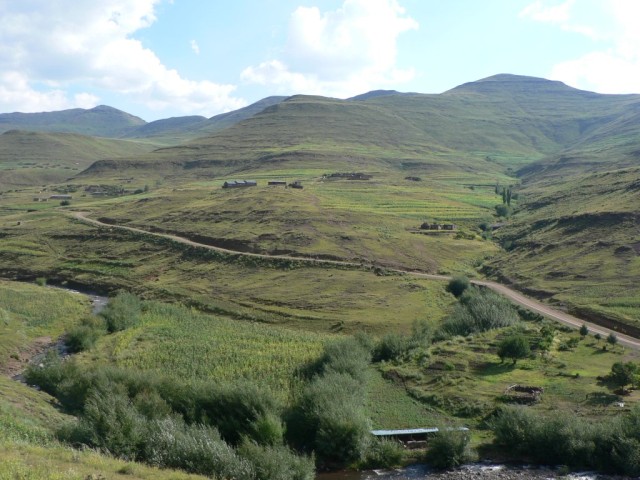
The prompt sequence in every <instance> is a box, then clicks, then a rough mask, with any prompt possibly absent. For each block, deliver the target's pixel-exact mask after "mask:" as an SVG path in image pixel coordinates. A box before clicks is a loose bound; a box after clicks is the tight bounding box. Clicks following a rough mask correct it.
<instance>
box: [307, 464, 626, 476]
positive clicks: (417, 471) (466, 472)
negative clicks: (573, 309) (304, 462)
mask: <svg viewBox="0 0 640 480" xmlns="http://www.w3.org/2000/svg"><path fill="white" fill-rule="evenodd" d="M317 478H318V480H419V479H424V480H445V479H446V480H530V479H531V480H553V479H563V480H626V479H630V478H631V477H622V476H615V475H613V476H611V475H599V474H596V473H593V472H584V473H569V474H566V473H565V472H564V471H562V470H561V469H552V468H543V467H533V466H531V467H530V466H519V467H515V466H506V465H494V464H483V463H478V464H472V465H465V466H464V467H460V468H458V469H455V470H448V471H445V472H437V471H433V470H431V469H429V468H428V467H427V466H426V465H412V466H409V467H406V468H403V469H398V470H376V471H370V472H333V473H326V474H320V475H318V477H317Z"/></svg>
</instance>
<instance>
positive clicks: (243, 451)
mask: <svg viewBox="0 0 640 480" xmlns="http://www.w3.org/2000/svg"><path fill="white" fill-rule="evenodd" d="M238 454H239V455H240V456H241V457H243V458H244V459H245V460H247V461H248V462H250V463H251V464H252V466H253V469H254V471H255V478H256V480H313V479H314V478H315V476H316V474H315V465H314V463H315V462H314V459H313V457H307V456H298V455H295V454H294V453H292V452H291V450H289V449H288V448H287V447H285V446H282V445H280V446H266V447H265V446H262V445H257V444H256V443H253V442H250V441H245V442H244V443H243V444H242V445H241V446H240V448H239V449H238Z"/></svg>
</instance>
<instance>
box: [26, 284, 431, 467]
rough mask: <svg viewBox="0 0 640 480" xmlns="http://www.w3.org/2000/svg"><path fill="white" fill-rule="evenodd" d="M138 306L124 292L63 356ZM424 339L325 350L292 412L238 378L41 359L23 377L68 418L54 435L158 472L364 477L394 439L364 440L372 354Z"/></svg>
mask: <svg viewBox="0 0 640 480" xmlns="http://www.w3.org/2000/svg"><path fill="white" fill-rule="evenodd" d="M144 308H145V307H144V304H143V303H142V302H141V301H140V300H139V299H138V298H137V297H136V296H135V295H132V294H129V293H126V292H122V293H119V294H118V295H117V296H116V297H114V298H112V299H110V301H109V304H108V305H107V307H106V308H105V309H104V310H103V312H102V313H101V314H100V315H99V316H92V317H87V318H86V319H84V320H83V321H82V322H81V323H80V325H78V326H76V327H74V328H72V329H71V330H70V331H68V332H67V335H66V343H67V346H68V349H69V350H70V351H72V352H79V351H83V350H87V349H90V348H91V347H92V346H93V345H94V343H95V342H96V340H97V339H98V338H100V337H101V336H103V335H107V334H109V333H115V332H119V331H122V330H125V329H127V328H131V327H134V326H136V325H138V324H139V323H140V321H141V316H142V312H143V309H144ZM429 336H430V331H429V329H428V326H427V325H426V324H416V325H415V326H414V333H413V335H412V336H411V338H409V339H406V341H405V339H400V342H399V344H398V345H396V346H395V347H394V346H392V345H393V343H394V340H393V339H391V338H386V340H385V339H383V340H381V341H380V342H379V343H378V344H374V343H373V342H372V341H371V340H370V339H369V338H368V337H366V336H359V337H350V338H345V339H342V340H339V341H334V342H331V343H328V344H327V345H326V346H325V349H324V351H323V354H322V356H321V357H320V358H319V359H318V360H317V361H316V362H314V363H312V364H310V365H308V366H306V367H305V368H304V369H303V371H302V372H301V374H302V375H303V377H304V378H306V379H307V380H306V382H305V384H304V386H303V388H302V389H301V390H300V391H299V392H297V394H296V395H295V398H294V399H293V400H292V402H291V404H289V405H283V404H282V403H281V402H279V401H277V400H276V397H275V396H274V395H273V394H272V393H271V392H270V391H269V390H267V389H263V388H258V387H257V386H256V385H254V384H251V383H248V382H246V381H239V382H235V383H233V384H220V383H216V382H213V381H206V382H197V383H194V382H186V381H180V380H177V379H175V378H173V377H170V376H167V375H163V374H161V373H158V372H148V371H145V372H141V371H137V370H131V369H119V368H115V367H110V366H100V367H97V368H96V367H93V368H91V369H89V368H87V367H86V366H83V365H82V364H81V363H79V362H77V361H75V360H74V359H65V360H63V359H61V358H60V357H59V356H58V355H57V353H56V352H53V351H52V352H50V353H49V354H48V355H47V357H46V358H45V360H44V361H43V363H42V365H39V366H32V367H30V368H29V369H28V370H27V372H26V373H25V376H26V378H27V381H28V382H29V383H30V384H32V385H37V386H39V387H40V388H41V389H42V390H44V391H46V392H48V393H50V394H51V395H53V396H55V397H56V398H57V399H58V401H59V402H60V404H61V405H62V407H63V408H64V409H65V411H67V412H69V413H71V414H73V415H75V416H76V417H77V421H75V422H73V423H71V424H69V425H66V426H64V427H63V428H61V429H60V431H59V432H58V434H59V438H60V439H61V440H63V441H66V442H68V443H70V444H72V445H74V446H78V447H79V446H88V447H91V448H97V449H100V450H103V451H105V452H108V453H110V454H112V455H114V456H117V457H120V458H124V459H128V460H134V461H141V462H146V463H149V464H151V465H155V466H158V467H167V468H179V469H183V470H186V471H189V472H193V473H199V474H204V475H211V476H213V477H220V478H242V479H248V480H251V479H255V480H270V479H278V480H279V479H293V480H306V479H312V478H314V475H315V473H314V472H315V463H316V461H317V462H320V463H321V464H323V465H330V466H346V465H356V466H362V467H364V466H366V467H370V468H374V467H381V466H393V465H398V464H400V463H401V461H402V459H403V456H404V451H403V449H402V447H401V446H400V445H399V444H398V443H397V442H390V441H377V440H375V439H373V438H372V436H371V433H370V430H371V425H370V421H369V419H368V418H367V416H366V412H365V399H366V391H367V389H366V383H367V378H368V374H369V372H368V371H369V365H370V363H371V359H372V353H373V352H375V354H376V355H377V356H379V357H380V358H382V357H384V358H389V357H395V356H396V355H401V354H402V352H407V351H409V350H411V349H415V348H418V347H419V346H426V345H427V343H428V339H429Z"/></svg>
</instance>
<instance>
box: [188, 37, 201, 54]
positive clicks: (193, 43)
mask: <svg viewBox="0 0 640 480" xmlns="http://www.w3.org/2000/svg"><path fill="white" fill-rule="evenodd" d="M190 45H191V50H193V51H194V52H195V54H196V55H200V45H198V42H196V41H195V40H191V43H190Z"/></svg>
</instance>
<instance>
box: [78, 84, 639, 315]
mask: <svg viewBox="0 0 640 480" xmlns="http://www.w3.org/2000/svg"><path fill="white" fill-rule="evenodd" d="M639 109H640V96H639V95H600V94H596V93H592V92H584V91H580V90H576V89H574V88H571V87H568V86H566V85H564V84H562V83H560V82H554V81H549V80H545V79H540V78H532V77H523V76H516V75H507V74H501V75H495V76H492V77H488V78H486V79H482V80H479V81H476V82H470V83H467V84H464V85H461V86H459V87H456V88H454V89H452V90H449V91H447V92H445V93H443V94H440V95H425V94H407V93H397V92H394V91H378V92H370V93H368V94H363V95H360V96H357V97H354V98H352V99H348V100H339V99H334V98H325V97H318V96H308V95H295V96H292V97H288V98H285V99H283V98H281V97H270V98H268V99H265V100H264V101H262V102H258V103H257V104H254V105H253V106H250V107H247V108H246V109H243V110H241V111H237V112H231V113H229V114H223V115H221V116H218V117H214V118H213V119H209V120H202V119H201V118H199V117H184V118H182V119H169V120H167V121H161V122H154V123H155V125H154V124H148V125H144V126H141V127H138V128H139V129H140V131H142V130H143V129H146V130H147V132H146V133H145V134H144V135H155V134H157V135H158V138H161V137H163V136H164V138H167V136H168V135H169V132H171V135H175V138H187V137H188V136H189V135H192V134H193V132H195V131H200V132H201V133H203V136H201V137H199V138H195V139H191V140H187V141H184V142H183V143H181V144H179V145H171V146H165V147H162V148H158V149H155V150H153V151H152V152H148V153H143V154H140V155H137V156H126V157H125V158H112V157H111V158H109V159H104V160H98V161H96V162H95V163H93V164H92V165H91V166H90V167H89V168H88V169H86V170H85V171H83V172H82V173H80V174H78V175H76V176H75V178H74V183H78V184H94V183H116V184H117V183H118V182H120V181H121V180H120V179H122V178H127V179H130V181H131V185H132V187H134V188H135V187H136V186H137V187H142V186H144V185H147V184H149V183H152V182H155V183H156V185H159V186H160V187H159V188H157V189H156V190H154V191H152V192H150V193H149V194H148V195H146V196H145V197H144V198H125V197H122V198H118V199H112V200H109V201H106V202H104V203H103V204H102V203H99V202H98V203H94V204H92V208H93V209H94V213H95V214H96V216H100V217H101V218H104V219H106V220H108V221H111V222H114V223H120V224H125V225H131V226H137V227H140V228H144V229H150V230H158V231H166V232H176V233H181V234H184V235H185V236H188V237H189V238H193V239H197V240H199V241H204V242H205V243H210V244H213V245H223V246H235V247H237V248H238V249H241V250H244V251H256V252H264V253H278V252H279V253H295V254H297V255H307V256H315V255H320V256H326V257H330V258H345V259H350V260H358V259H364V260H366V261H375V262H377V263H379V264H380V265H383V266H393V267H405V268H418V269H421V270H424V271H429V272H449V273H453V272H465V273H467V274H473V272H474V270H475V267H476V266H477V265H479V264H480V263H482V262H483V259H485V264H486V265H487V267H486V270H485V271H486V272H489V273H490V274H492V275H495V276H498V277H501V278H503V279H507V280H509V281H511V282H512V283H514V284H515V285H517V286H519V287H520V288H522V289H525V290H528V291H531V292H535V293H538V294H539V295H540V296H542V297H546V298H549V299H551V300H553V301H556V302H560V303H561V304H564V305H566V307H567V308H568V309H579V308H582V309H584V308H587V307H588V308H590V309H591V310H590V311H597V312H599V313H598V315H603V316H608V318H610V319H613V318H614V317H615V318H616V319H618V320H620V321H623V322H627V323H632V322H633V321H634V319H635V318H636V316H637V315H638V312H640V306H638V305H636V304H633V302H631V304H629V305H630V306H628V307H627V306H625V307H621V308H617V307H616V308H613V309H608V310H607V308H606V307H605V303H606V302H608V301H611V299H612V298H614V299H615V298H618V299H620V298H622V297H625V296H628V294H627V293H624V292H625V290H627V291H631V292H632V294H633V295H636V294H637V293H640V292H638V291H637V286H635V284H634V282H633V278H634V275H635V273H634V272H636V270H635V269H636V268H637V258H636V257H634V256H633V255H635V253H633V252H635V245H636V243H637V240H634V238H636V237H637V217H634V215H635V214H634V213H633V208H634V207H633V205H634V201H633V198H634V196H633V195H634V192H635V190H634V188H635V185H637V180H638V170H637V168H634V167H637V158H638V154H637V152H638V151H640V145H639V142H638V138H639V136H638V131H639V130H640V125H639V123H638V119H639V116H638V110H639ZM200 126H202V128H201V127H200ZM223 127H224V128H223ZM218 128H221V129H218ZM207 129H209V130H208V132H209V133H207ZM336 172H363V173H366V174H368V175H371V176H372V178H371V180H368V181H363V182H353V181H349V180H344V179H343V180H332V179H331V177H328V176H326V175H327V174H331V173H336ZM229 178H245V179H247V178H250V179H257V180H258V181H259V183H261V185H264V183H266V181H267V180H269V179H287V180H293V179H297V180H301V181H302V182H303V185H304V190H301V191H298V192H294V191H292V190H284V189H283V190H274V189H268V188H266V187H263V186H260V187H259V188H257V189H246V190H236V191H224V190H222V189H220V185H221V184H222V180H223V179H229ZM416 179H417V180H416ZM496 184H499V185H514V186H515V187H514V188H515V190H516V192H517V193H518V194H519V197H520V199H519V200H517V201H515V202H514V206H515V207H516V214H515V215H514V217H513V218H512V219H511V220H509V221H508V222H507V223H508V225H507V226H505V227H504V228H503V229H502V230H500V231H499V232H497V233H496V236H497V237H499V238H500V241H501V242H502V245H503V246H504V247H505V248H506V249H507V250H508V251H507V252H502V253H500V254H498V255H495V253H496V251H495V247H494V246H493V244H492V243H490V242H487V241H484V240H481V237H480V234H481V233H482V232H481V231H480V230H479V228H478V226H479V225H480V224H481V223H485V224H486V223H492V222H495V221H496V220H495V209H494V207H495V205H496V204H499V203H501V198H500V197H499V196H497V195H496V194H495V186H496ZM424 220H434V221H437V222H455V223H457V224H458V225H459V227H460V232H459V234H458V235H457V236H456V238H455V241H451V239H449V238H445V237H440V238H436V237H429V236H427V235H416V233H420V232H416V229H417V227H418V226H419V225H420V223H422V222H423V221H424ZM486 236H487V235H485V237H486ZM569 252H571V253H570V254H569ZM590 252H595V253H594V255H597V256H598V259H597V261H596V260H593V261H592V262H591V263H588V262H587V263H588V266H584V267H582V266H581V263H580V261H579V260H581V259H586V258H590V257H589V255H591V253H590ZM621 252H622V253H624V255H625V256H624V259H622V253H621ZM489 255H494V259H493V260H492V261H490V262H487V261H486V257H487V256H489ZM558 255H559V256H560V257H561V256H562V255H566V256H567V258H573V261H571V262H566V261H562V262H561V261H560V259H559V258H560V257H558ZM572 255H573V257H571V256H572ZM627 257H628V258H627ZM623 260H624V261H623ZM585 262H586V260H585ZM585 265H586V264H585ZM629 272H630V273H629ZM551 280H553V282H552V281H551ZM593 282H596V283H598V284H600V283H603V284H606V285H607V288H603V289H601V290H598V289H597V288H596V290H594V291H593V292H592V293H591V294H590V296H589V298H588V299H587V298H586V297H584V298H581V294H582V293H583V292H585V291H586V290H585V285H587V284H589V285H592V284H593ZM615 282H617V283H616V285H617V286H616V287H615V288H613V287H612V285H613V284H614V283H615ZM594 288H595V287H594ZM598 291H601V292H605V293H602V294H600V293H598ZM620 301H622V300H620ZM627 303H629V302H627ZM605 310H607V311H609V312H610V313H611V314H610V315H609V313H606V312H605ZM614 310H615V312H614Z"/></svg>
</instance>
